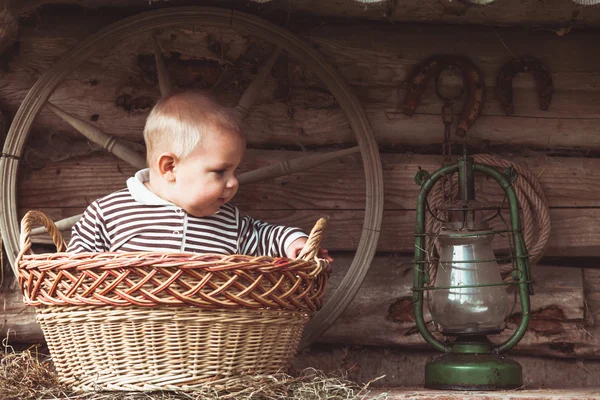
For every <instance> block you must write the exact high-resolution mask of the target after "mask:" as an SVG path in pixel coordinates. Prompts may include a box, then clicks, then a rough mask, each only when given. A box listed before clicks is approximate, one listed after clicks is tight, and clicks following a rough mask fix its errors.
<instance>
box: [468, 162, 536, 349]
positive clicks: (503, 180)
mask: <svg viewBox="0 0 600 400" xmlns="http://www.w3.org/2000/svg"><path fill="white" fill-rule="evenodd" d="M473 170H474V171H475V172H480V173H482V174H485V175H488V176H491V177H492V178H494V179H495V180H496V182H498V184H499V185H500V187H501V188H502V189H503V190H504V193H506V197H507V198H508V204H509V207H510V208H509V209H510V222H511V226H512V234H513V237H514V243H515V252H516V259H517V271H518V276H517V277H516V278H518V281H519V283H518V286H519V298H520V300H521V322H520V323H519V327H518V328H517V330H516V331H515V332H514V333H513V334H512V336H510V337H509V338H508V339H506V341H504V342H503V343H501V344H499V345H495V346H494V351H496V352H498V353H503V352H506V351H508V350H510V349H512V348H513V347H514V346H515V345H516V344H517V343H519V341H520V340H521V339H522V338H523V336H524V335H525V332H526V331H527V326H528V325H529V319H530V316H529V311H530V304H529V294H530V293H531V286H530V284H531V283H530V282H531V280H530V277H531V272H530V270H529V259H528V258H527V248H526V246H525V240H524V239H523V234H522V232H521V226H520V224H519V200H518V199H517V194H516V192H515V189H514V188H513V186H512V184H511V183H510V180H509V179H508V178H507V177H506V175H505V174H503V173H502V172H500V171H498V170H497V169H496V168H494V167H491V166H489V165H485V164H477V163H475V164H473Z"/></svg>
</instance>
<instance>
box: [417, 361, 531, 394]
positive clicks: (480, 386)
mask: <svg viewBox="0 0 600 400" xmlns="http://www.w3.org/2000/svg"><path fill="white" fill-rule="evenodd" d="M521 386H523V370H522V368H521V364H519V363H518V362H516V361H514V360H511V359H510V358H508V357H504V356H500V355H494V354H456V353H446V354H443V355H441V356H438V357H436V358H434V359H433V360H431V361H429V362H428V363H427V364H426V365H425V388H427V389H437V390H508V389H516V388H518V387H521Z"/></svg>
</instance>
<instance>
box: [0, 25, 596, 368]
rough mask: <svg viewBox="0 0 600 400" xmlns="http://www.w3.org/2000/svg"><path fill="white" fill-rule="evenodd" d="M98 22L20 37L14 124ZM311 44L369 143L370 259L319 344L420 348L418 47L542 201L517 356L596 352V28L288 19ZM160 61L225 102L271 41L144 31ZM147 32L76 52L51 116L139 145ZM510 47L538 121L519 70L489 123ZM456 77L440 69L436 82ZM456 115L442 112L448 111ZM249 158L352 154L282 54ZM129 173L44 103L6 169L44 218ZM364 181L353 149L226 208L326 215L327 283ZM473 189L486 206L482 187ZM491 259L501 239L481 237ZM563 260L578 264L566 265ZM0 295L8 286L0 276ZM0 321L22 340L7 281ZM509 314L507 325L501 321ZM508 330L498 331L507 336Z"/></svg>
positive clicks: (11, 64) (23, 205) (330, 102)
mask: <svg viewBox="0 0 600 400" xmlns="http://www.w3.org/2000/svg"><path fill="white" fill-rule="evenodd" d="M108 22H110V19H106V18H96V17H85V18H82V17H77V18H62V19H60V23H59V22H58V20H57V19H55V18H52V17H51V16H50V17H44V18H42V19H41V20H35V21H33V22H31V23H30V25H27V24H25V25H24V26H22V27H21V28H20V38H19V45H18V48H14V49H13V51H12V52H9V53H7V55H5V56H4V58H3V60H2V64H1V65H2V69H1V70H0V82H2V84H1V85H0V107H1V108H2V110H3V112H4V113H5V114H7V115H10V114H14V112H16V109H17V107H18V106H19V104H20V102H21V101H22V100H23V98H24V97H25V95H26V93H27V90H28V89H29V88H30V87H31V86H32V85H33V83H34V82H35V80H36V79H37V78H38V77H39V75H40V74H41V73H42V72H44V71H45V70H46V69H47V68H48V67H49V66H50V65H51V64H52V62H54V60H55V59H56V57H59V56H60V55H61V54H63V53H64V52H65V51H66V50H67V49H68V48H69V47H71V46H72V45H74V44H75V43H77V41H79V40H81V39H82V38H83V37H85V36H87V35H88V34H91V33H92V32H93V31H95V30H96V29H97V28H99V27H101V26H104V25H106V24H107V23H108ZM289 29H291V30H294V31H295V32H297V33H298V34H299V35H301V36H302V37H303V38H304V39H305V40H307V41H309V42H310V43H312V44H313V45H314V46H315V47H316V48H317V49H318V50H319V51H320V52H321V53H322V54H323V55H324V56H325V57H326V58H327V59H328V60H329V61H330V62H331V63H332V64H334V65H335V66H336V68H337V70H338V71H339V73H340V74H341V75H343V77H344V78H345V79H346V80H347V81H348V83H349V84H350V85H351V87H352V89H353V91H354V92H355V93H356V95H357V96H358V98H359V100H360V101H361V103H362V105H363V107H364V108H365V110H366V112H367V114H368V116H369V119H370V121H371V124H372V126H373V129H374V132H375V135H376V139H377V141H378V143H379V145H380V148H381V151H382V155H381V158H382V167H383V172H384V182H385V211H384V220H383V225H382V232H381V237H380V241H379V246H378V249H377V250H378V253H377V255H376V257H375V259H374V261H373V263H372V265H371V269H370V272H369V274H368V276H367V279H366V281H365V284H364V285H363V287H362V288H361V290H360V292H359V294H358V296H357V297H356V299H355V300H354V302H353V303H352V304H351V306H350V307H349V309H348V310H347V311H346V312H345V313H344V314H343V315H342V317H341V318H340V319H339V320H338V321H337V322H336V323H335V325H334V326H333V327H332V328H331V329H330V330H329V331H328V332H327V333H326V334H325V335H324V337H323V338H322V339H321V340H322V341H324V342H329V343H332V342H335V343H349V344H366V345H376V346H406V347H410V348H419V349H423V348H426V346H425V344H424V342H423V341H422V339H421V338H420V336H419V335H418V333H416V331H415V327H414V322H413V320H412V311H411V310H412V306H411V304H410V285H411V284H410V281H411V269H410V257H411V256H410V252H411V251H412V248H413V237H412V233H413V226H414V216H415V212H414V209H415V203H416V194H417V190H418V187H417V186H416V185H415V184H414V182H413V176H414V173H415V172H416V170H417V169H418V167H422V168H424V169H427V170H429V171H433V170H435V169H436V168H438V167H439V165H440V161H441V160H440V156H439V154H440V151H441V141H442V138H443V125H442V122H441V121H442V119H441V107H442V104H441V103H440V101H439V100H438V99H437V98H436V96H435V92H434V90H433V88H432V87H429V88H428V90H427V92H426V93H425V95H424V96H423V99H422V102H421V104H420V105H419V107H418V109H417V113H416V115H415V116H413V117H412V118H409V117H406V116H404V115H403V114H402V113H401V111H400V110H401V107H400V104H401V101H402V98H403V94H404V80H405V79H406V77H407V75H408V74H409V73H410V71H411V69H412V68H413V66H414V65H415V64H417V63H419V62H420V61H422V60H424V59H425V58H426V57H428V56H430V55H432V54H439V53H456V54H464V55H468V56H469V57H470V58H471V59H472V60H473V61H474V62H475V64H476V65H477V66H478V67H479V68H480V69H481V71H482V72H483V74H484V77H485V82H486V91H487V95H486V104H485V107H484V110H483V113H482V116H481V117H480V118H479V120H478V121H477V122H476V124H475V125H474V127H473V128H472V129H471V130H470V131H469V134H468V137H469V146H470V148H471V149H472V150H473V151H484V152H486V151H487V152H494V153H501V154H502V155H503V156H504V157H506V158H508V159H510V160H514V161H518V162H520V163H522V164H523V165H526V166H528V167H529V168H530V169H531V170H532V171H533V172H534V173H535V174H536V175H538V176H539V178H540V181H541V183H542V185H543V186H544V189H545V191H546V196H547V200H548V203H549V206H550V210H551V211H550V213H551V218H552V236H551V239H550V244H549V247H548V250H547V253H546V255H547V256H549V257H554V258H551V259H550V258H547V259H546V260H545V263H544V264H543V265H537V266H534V277H535V279H536V291H537V294H536V295H535V296H534V297H533V298H532V303H533V320H532V323H531V327H530V329H529V331H528V333H527V335H526V337H525V339H524V340H523V341H522V342H521V343H520V344H519V346H518V348H517V351H518V352H521V353H523V354H533V355H551V356H556V357H567V358H569V357H585V358H598V357H599V355H600V351H599V350H600V299H598V298H597V297H598V296H597V293H596V292H597V291H596V290H595V287H597V285H595V283H597V282H598V276H597V275H598V273H597V272H598V271H600V270H598V269H594V268H589V269H588V268H586V269H584V268H581V267H580V266H579V264H578V262H579V261H581V260H582V259H581V257H586V260H585V263H586V266H591V267H597V266H598V265H596V260H598V257H600V235H598V233H600V231H599V229H598V226H599V223H600V208H599V206H600V201H599V200H598V189H597V184H598V181H600V169H599V167H600V160H599V159H598V158H596V156H597V155H598V154H600V152H599V150H600V136H599V135H598V134H597V132H598V131H599V130H600V88H599V87H598V82H600V69H599V68H598V65H600V54H599V53H598V52H597V51H595V50H596V48H597V43H598V41H599V40H600V35H599V34H598V33H594V32H588V33H585V32H583V33H569V34H566V35H563V36H558V35H556V34H554V33H551V32H546V31H537V32H536V31H533V32H531V31H528V32H525V31H518V30H516V29H513V30H507V29H499V28H495V29H492V28H489V27H457V26H453V27H444V26H415V25H400V24H360V23H356V24H350V23H347V24H339V23H338V24H320V25H319V24H304V25H293V24H292V25H290V27H289ZM160 38H161V43H162V45H163V48H164V50H165V54H168V55H169V57H168V58H167V66H168V69H169V71H170V73H171V76H172V78H173V81H174V84H175V85H176V86H180V87H194V88H200V87H209V88H212V87H214V88H215V89H216V90H217V92H218V93H219V96H220V97H221V98H222V99H223V100H224V101H226V102H233V101H235V99H237V98H238V97H239V95H240V92H241V90H242V89H243V88H244V87H245V85H247V83H248V82H249V81H250V80H251V78H252V76H253V74H254V73H255V72H256V67H257V66H260V64H261V62H262V61H264V60H265V59H266V57H267V55H268V54H269V51H270V49H271V47H270V46H268V45H265V44H263V43H261V42H260V41H257V40H256V39H255V38H251V37H242V36H240V35H238V34H237V33H235V32H230V31H224V32H217V31H214V30H210V29H209V30H205V29H203V28H201V27H196V28H194V29H191V28H190V29H178V30H170V31H165V32H163V33H161V35H160ZM151 54H152V51H151V42H150V40H149V37H143V36H141V35H140V36H137V37H132V38H128V40H125V41H123V43H116V44H115V46H114V48H112V49H111V51H110V52H108V53H106V54H99V55H98V56H97V57H95V58H93V59H91V60H88V61H87V62H86V63H84V64H83V66H82V67H80V68H78V69H77V70H76V72H75V73H73V74H72V75H71V76H70V77H69V78H68V79H67V80H66V81H65V82H63V83H62V84H61V86H60V87H59V88H58V89H57V90H56V91H55V93H54V95H53V96H52V98H51V101H52V102H53V103H54V104H56V105H57V106H59V107H61V108H63V109H65V110H67V111H69V112H71V113H73V114H75V115H77V116H79V117H81V118H84V119H89V120H90V121H93V122H94V123H95V124H97V125H98V126H99V127H100V128H101V129H103V130H105V132H108V133H110V134H111V135H114V136H116V137H118V138H120V139H122V140H125V141H127V142H128V143H130V145H132V146H134V147H135V148H137V149H140V150H141V151H143V147H142V145H141V144H142V140H141V132H142V127H143V122H144V118H145V116H146V115H147V112H148V110H149V108H150V107H151V106H152V104H153V103H154V101H155V99H157V98H158V85H157V84H156V78H155V75H154V72H153V63H154V60H153V58H152V55H151ZM511 54H516V55H532V56H536V57H538V58H540V59H541V60H542V61H544V62H545V63H546V64H547V65H548V67H549V69H550V71H551V73H552V77H553V81H554V86H555V93H554V97H553V100H552V104H551V106H550V110H549V111H541V110H540V109H539V106H538V100H537V94H536V91H535V83H534V81H533V79H532V77H531V76H527V75H522V76H521V75H519V76H518V77H517V78H516V79H515V81H514V84H513V86H514V100H515V115H514V116H512V117H507V116H505V115H504V114H503V112H502V110H501V108H500V105H499V103H498V101H497V100H496V99H495V96H494V85H495V77H496V73H497V71H498V70H499V68H500V67H501V66H502V64H503V63H504V62H506V61H507V60H509V59H510V57H511ZM460 82H461V80H460V79H459V78H458V77H457V76H454V75H450V74H445V75H444V79H443V89H444V90H456V88H457V86H458V85H459V84H460ZM460 110H461V105H460V104H457V105H456V107H455V112H456V114H458V113H459V112H460ZM247 136H248V145H249V151H248V154H247V157H246V161H245V163H244V165H243V168H242V169H243V170H250V169H254V168H256V167H259V166H264V165H268V164H272V163H276V162H279V161H282V160H285V159H290V158H295V157H300V156H302V155H306V154H307V153H314V152H326V151H331V150H333V149H337V148H340V147H346V146H352V145H355V139H354V135H353V133H352V131H351V129H350V127H349V126H348V123H347V120H346V117H345V116H344V115H343V113H342V112H341V110H340V109H339V107H338V106H337V104H336V103H335V99H334V98H333V96H331V95H330V94H329V93H328V92H327V91H326V89H325V88H324V85H323V84H322V82H318V81H317V80H316V79H315V78H314V77H313V76H312V75H311V73H310V71H308V70H307V69H306V68H305V66H302V65H297V63H296V62H295V60H293V59H291V58H290V59H286V58H283V59H281V60H279V61H278V63H277V65H276V67H275V70H274V71H273V73H272V76H271V78H270V79H269V82H268V84H267V86H266V87H265V89H264V90H263V93H262V98H261V103H260V104H259V105H258V106H257V107H255V108H254V109H253V110H252V112H251V114H250V116H249V118H248V120H247ZM132 173H134V170H133V168H132V167H130V166H128V165H126V164H124V163H123V162H121V161H118V160H117V159H115V158H114V157H113V156H111V155H108V154H105V153H103V152H101V151H98V149H97V148H96V147H95V146H92V145H90V144H89V143H87V142H85V141H84V140H82V139H81V137H80V135H79V134H77V133H75V132H73V131H72V130H71V129H70V128H69V127H68V125H66V124H65V123H64V122H62V121H61V120H59V119H57V117H56V116H55V115H54V114H52V113H51V112H49V111H47V110H44V111H43V112H42V113H41V114H40V115H39V116H38V117H37V118H36V121H35V122H34V126H33V129H32V133H31V135H30V138H29V141H28V145H27V149H26V152H25V154H24V159H23V163H22V166H21V169H20V176H19V187H18V198H19V213H20V214H21V215H22V214H23V213H24V212H26V211H27V210H29V209H32V208H35V209H41V210H42V211H44V212H46V213H48V214H49V215H50V216H52V217H53V218H56V219H59V218H63V217H68V216H70V215H73V214H76V213H80V212H82V211H83V210H84V209H85V207H86V206H87V205H88V204H89V203H91V202H92V201H93V200H94V199H96V198H98V197H100V196H102V195H104V194H107V193H110V192H111V191H114V190H117V189H120V188H122V187H123V186H124V183H125V180H126V179H127V178H128V177H129V176H131V174H132ZM364 186H365V183H364V174H363V171H362V163H361V159H360V156H359V155H354V156H348V157H345V158H342V159H339V160H337V161H333V162H330V163H327V164H325V165H322V166H320V167H317V168H315V169H313V170H310V171H306V172H303V173H298V174H294V175H292V176H288V177H282V178H278V179H275V180H273V181H269V182H263V183H258V184H252V185H249V186H247V187H244V188H243V189H242V190H241V191H240V193H239V195H238V196H237V198H236V199H235V203H236V204H237V205H238V206H240V208H242V209H243V210H245V211H247V212H249V213H251V214H252V215H253V216H256V217H259V218H263V219H266V220H269V221H272V222H277V223H285V224H290V225H296V226H300V227H302V228H304V229H307V230H308V229H309V228H310V227H311V226H312V224H313V223H314V221H315V220H316V219H317V218H318V217H319V216H322V215H328V216H329V217H330V219H331V222H330V228H329V230H328V233H327V237H326V241H325V246H326V247H327V248H328V249H330V251H332V252H333V254H334V257H335V258H336V262H335V264H334V268H335V273H334V277H333V279H332V289H333V288H334V287H335V286H336V285H337V283H338V282H339V281H340V279H341V276H343V274H344V273H345V271H346V270H347V268H348V266H349V265H350V263H351V260H352V256H353V251H354V250H355V248H356V245H357V243H358V241H359V239H360V230H361V227H362V218H363V215H364V202H365V194H364ZM479 192H480V193H481V194H483V195H484V196H485V198H487V199H488V200H492V201H493V200H495V201H498V200H500V194H499V191H498V190H497V189H496V188H495V187H494V186H493V185H492V184H491V183H490V182H481V183H480V187H479ZM495 245H496V247H497V248H498V249H505V248H506V246H507V244H506V243H505V242H504V241H503V240H502V238H498V239H497V240H496V241H495ZM569 257H578V258H577V259H576V260H575V261H574V260H570V261H568V259H567V258H569ZM5 285H7V283H5ZM3 295H4V297H5V300H6V306H5V307H6V308H5V317H4V320H5V322H4V328H3V332H2V335H3V336H4V335H5V334H6V331H7V330H11V332H13V335H14V332H16V336H13V337H15V338H17V339H21V340H34V339H38V338H39V331H38V330H37V328H36V326H35V324H34V323H33V319H32V313H31V310H28V311H24V310H23V306H22V305H21V303H20V299H19V295H18V293H17V291H16V289H15V288H14V287H12V288H9V287H8V286H5V289H4V291H3ZM516 318H517V316H513V317H512V318H511V320H510V324H509V325H510V327H511V328H513V327H514V322H515V321H516ZM507 333H508V334H509V333H510V332H507Z"/></svg>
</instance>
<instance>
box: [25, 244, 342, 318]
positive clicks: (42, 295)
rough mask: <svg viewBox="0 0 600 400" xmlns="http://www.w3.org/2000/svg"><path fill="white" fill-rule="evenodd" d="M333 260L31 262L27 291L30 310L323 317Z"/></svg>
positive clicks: (65, 256)
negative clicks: (269, 312) (189, 310)
mask: <svg viewBox="0 0 600 400" xmlns="http://www.w3.org/2000/svg"><path fill="white" fill-rule="evenodd" d="M328 267H329V263H328V262H327V260H325V259H318V258H316V257H314V258H313V259H289V258H285V257H271V256H259V257H255V256H248V255H240V254H234V255H227V254H215V253H163V252H104V253H94V252H86V253H65V252H63V253H44V254H27V255H23V257H22V258H21V259H20V260H19V269H18V271H19V285H20V287H21V291H22V293H23V295H24V301H25V303H26V304H28V305H30V306H47V305H57V306H68V305H78V306H84V305H93V306H103V305H104V306H119V307H124V306H129V305H136V306H140V307H153V306H158V305H169V306H186V305H187V306H195V307H199V308H207V309H215V308H229V309H231V308H242V309H257V308H277V309H286V310H300V311H317V310H319V309H320V308H321V307H322V304H323V298H324V294H325V291H326V287H327V281H328V277H329V273H330V271H331V270H330V268H328Z"/></svg>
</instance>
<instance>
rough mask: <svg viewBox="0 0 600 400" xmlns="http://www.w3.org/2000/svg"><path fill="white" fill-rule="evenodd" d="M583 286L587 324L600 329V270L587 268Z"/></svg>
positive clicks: (584, 273)
mask: <svg viewBox="0 0 600 400" xmlns="http://www.w3.org/2000/svg"><path fill="white" fill-rule="evenodd" d="M583 286H584V290H585V313H586V323H587V324H588V325H591V326H594V327H595V328H598V327H600V290H598V288H599V287H600V269H596V268H586V269H584V270H583Z"/></svg>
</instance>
